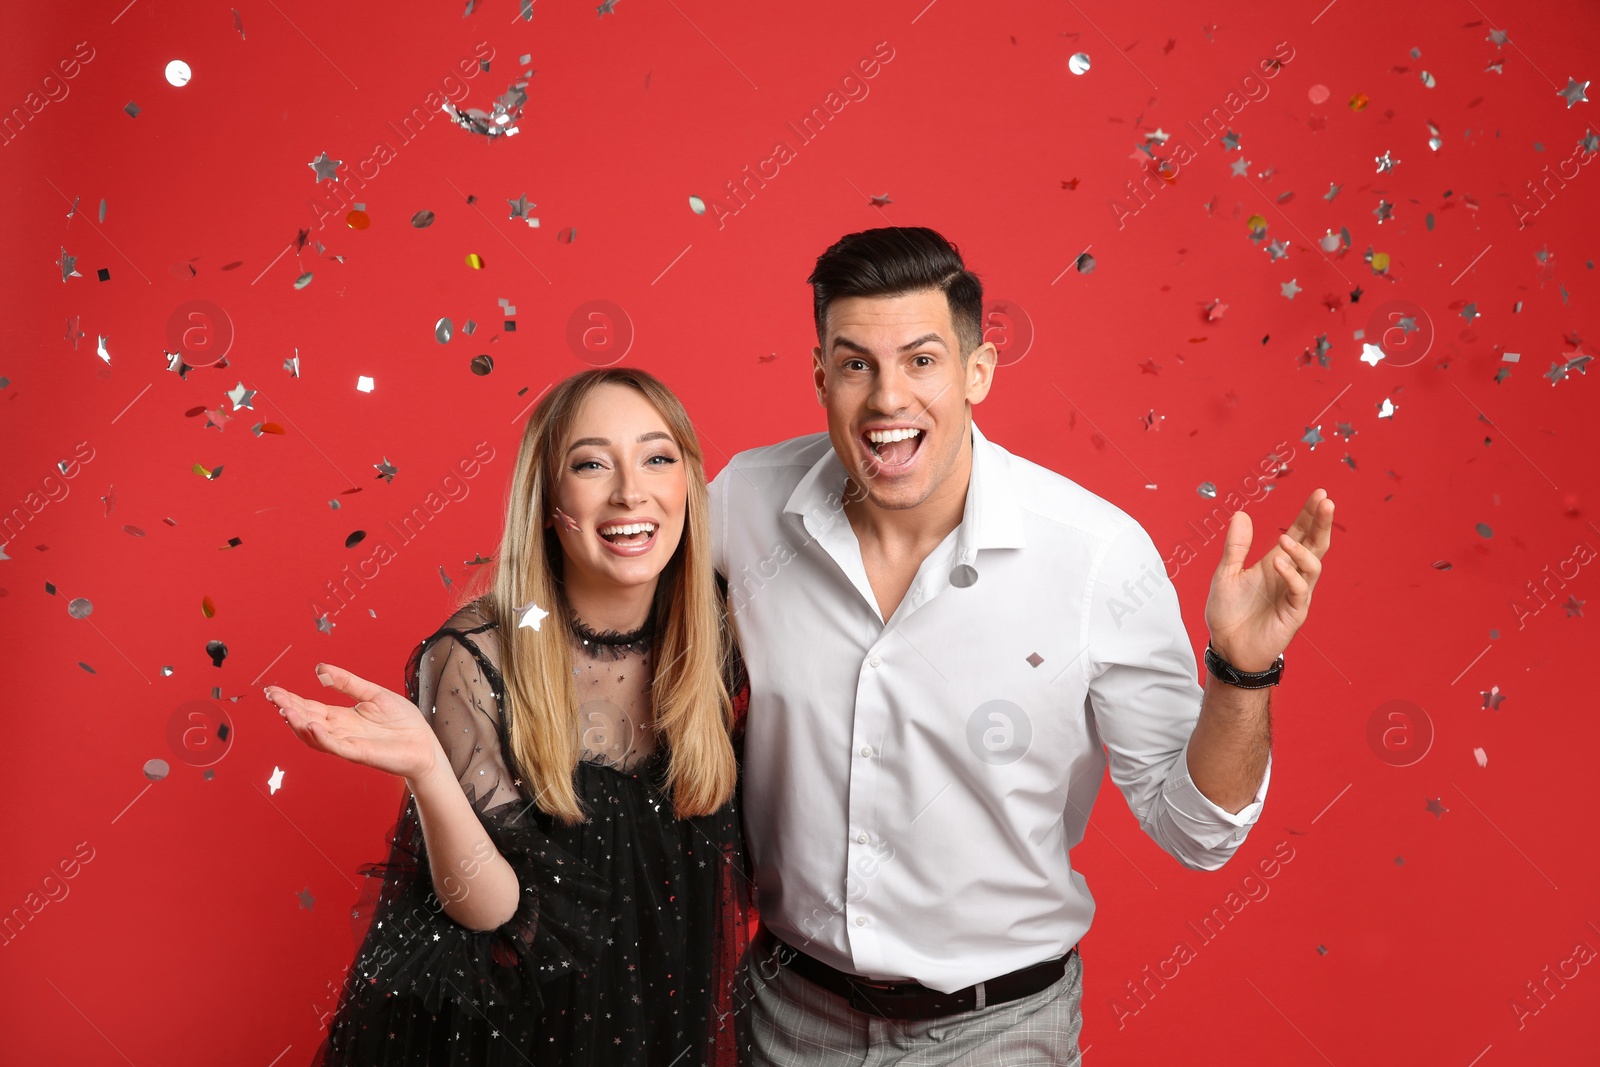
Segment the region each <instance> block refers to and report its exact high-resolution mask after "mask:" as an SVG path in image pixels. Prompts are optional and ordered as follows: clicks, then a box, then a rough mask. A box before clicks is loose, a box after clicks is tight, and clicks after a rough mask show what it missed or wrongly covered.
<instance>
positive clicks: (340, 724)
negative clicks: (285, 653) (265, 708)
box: [263, 663, 440, 779]
mask: <svg viewBox="0 0 1600 1067" xmlns="http://www.w3.org/2000/svg"><path fill="white" fill-rule="evenodd" d="M317 673H318V677H319V678H320V679H322V680H323V684H324V685H326V686H327V687H328V688H329V689H330V690H332V691H333V692H336V693H342V694H344V695H345V696H347V697H350V698H351V699H352V700H354V701H355V702H356V703H355V704H354V706H352V707H344V706H341V705H338V704H324V703H322V702H321V701H318V700H308V699H307V698H305V697H303V696H300V695H298V694H296V693H291V692H289V691H288V690H287V689H284V688H283V687H282V686H276V685H269V686H267V687H266V688H265V689H264V690H263V692H264V693H265V694H266V697H267V699H268V700H270V701H272V703H273V704H274V705H276V706H277V708H278V711H279V712H280V713H281V714H282V715H283V717H284V719H285V720H286V721H287V722H288V723H289V727H290V729H292V730H294V732H295V734H296V735H297V736H299V738H300V740H302V741H304V742H305V743H306V744H308V745H310V746H311V747H312V748H314V749H317V750H319V751H321V752H330V753H332V754H333V755H335V756H338V757H340V758H341V759H347V760H349V761H350V762H352V763H360V764H362V765H364V766H367V767H376V768H377V769H378V770H380V771H388V772H389V773H390V774H397V775H400V776H401V777H404V778H411V779H416V778H420V777H422V776H423V775H424V774H426V773H427V772H428V771H429V770H431V769H432V768H433V767H434V765H435V760H436V759H437V757H438V755H439V753H440V747H439V740H438V738H437V737H435V736H434V733H433V730H432V729H431V728H430V727H429V726H428V723H427V720H426V719H424V718H423V715H422V712H421V711H420V710H419V709H418V708H417V706H416V705H415V704H413V703H411V701H409V700H407V699H406V698H405V697H403V696H401V695H400V694H399V693H395V692H391V691H390V690H388V689H385V688H384V687H383V686H381V685H378V684H377V683H375V682H369V681H367V680H366V679H364V678H360V677H357V676H356V675H354V674H351V673H350V672H349V671H347V670H344V669H343V668H341V667H335V666H334V665H333V664H331V663H323V664H319V665H318V671H317Z"/></svg>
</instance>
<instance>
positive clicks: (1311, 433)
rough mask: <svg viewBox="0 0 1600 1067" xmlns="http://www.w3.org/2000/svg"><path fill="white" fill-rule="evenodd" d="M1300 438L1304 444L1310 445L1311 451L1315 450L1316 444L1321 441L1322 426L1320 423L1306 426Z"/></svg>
mask: <svg viewBox="0 0 1600 1067" xmlns="http://www.w3.org/2000/svg"><path fill="white" fill-rule="evenodd" d="M1300 440H1302V441H1304V442H1305V443H1306V444H1308V445H1310V446H1311V451H1313V452H1315V451H1316V450H1317V446H1318V445H1319V444H1321V443H1322V427H1321V425H1317V426H1307V427H1306V432H1305V434H1304V435H1303V436H1302V437H1301V438H1300Z"/></svg>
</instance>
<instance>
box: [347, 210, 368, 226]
mask: <svg viewBox="0 0 1600 1067" xmlns="http://www.w3.org/2000/svg"><path fill="white" fill-rule="evenodd" d="M344 223H345V225H346V226H348V227H350V228H351V229H352V230H364V229H366V228H367V227H368V226H371V225H372V219H371V218H369V217H368V216H367V213H366V212H365V211H352V212H350V214H348V215H346V216H345V217H344Z"/></svg>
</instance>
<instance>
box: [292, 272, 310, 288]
mask: <svg viewBox="0 0 1600 1067" xmlns="http://www.w3.org/2000/svg"><path fill="white" fill-rule="evenodd" d="M310 284H311V272H310V271H306V272H305V273H304V274H302V275H300V277H298V278H296V279H295V280H294V287H295V288H296V289H304V288H305V287H306V286H308V285H310Z"/></svg>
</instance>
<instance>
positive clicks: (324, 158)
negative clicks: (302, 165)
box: [306, 152, 344, 182]
mask: <svg viewBox="0 0 1600 1067" xmlns="http://www.w3.org/2000/svg"><path fill="white" fill-rule="evenodd" d="M343 163H344V160H342V159H329V158H328V153H326V152H324V153H322V155H320V156H318V157H317V158H316V159H313V160H312V161H311V162H310V163H307V164H306V166H308V167H310V168H311V169H312V170H314V171H316V172H317V176H316V179H315V180H316V181H319V182H320V181H331V182H336V181H338V180H339V167H340V165H342V164H343Z"/></svg>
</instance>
